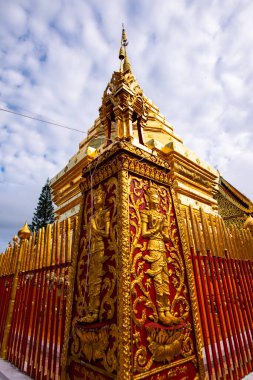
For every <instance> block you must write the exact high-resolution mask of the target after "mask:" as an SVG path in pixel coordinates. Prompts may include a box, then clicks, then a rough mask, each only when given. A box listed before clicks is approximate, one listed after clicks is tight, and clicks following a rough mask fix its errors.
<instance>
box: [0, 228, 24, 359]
mask: <svg viewBox="0 0 253 380" xmlns="http://www.w3.org/2000/svg"><path fill="white" fill-rule="evenodd" d="M18 236H19V238H20V247H19V252H17V261H16V263H17V265H16V268H15V271H14V278H13V283H12V288H11V295H10V300H9V307H8V312H7V318H6V322H5V328H4V336H3V344H2V349H1V358H2V359H6V357H7V349H8V340H9V335H10V329H11V322H12V315H13V310H14V304H15V298H16V293H17V287H18V275H19V269H20V264H21V261H22V257H23V255H24V250H25V243H26V240H27V239H29V237H30V230H29V228H28V225H27V223H25V225H24V226H23V227H22V228H21V229H20V230H19V231H18Z"/></svg>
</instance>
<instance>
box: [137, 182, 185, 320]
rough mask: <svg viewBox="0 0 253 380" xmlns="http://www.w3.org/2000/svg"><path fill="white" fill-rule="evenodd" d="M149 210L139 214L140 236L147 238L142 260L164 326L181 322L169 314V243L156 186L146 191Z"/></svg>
mask: <svg viewBox="0 0 253 380" xmlns="http://www.w3.org/2000/svg"><path fill="white" fill-rule="evenodd" d="M147 195H148V203H149V209H147V210H144V211H142V212H141V221H142V226H141V227H142V236H143V237H144V238H149V241H148V251H149V255H146V256H144V260H146V261H148V262H149V263H151V269H148V270H147V272H146V273H147V274H149V275H150V276H151V277H153V281H154V287H155V293H156V301H157V311H158V318H159V321H160V322H161V323H163V324H165V325H171V324H178V323H180V322H182V320H181V319H180V318H177V317H175V316H174V315H172V314H171V312H170V302H169V295H170V289H169V271H168V267H167V258H166V248H165V243H166V242H168V241H169V223H168V220H167V218H166V216H165V215H163V214H162V213H161V212H160V211H159V202H160V201H159V193H158V188H157V186H156V185H154V184H151V185H150V188H149V189H148V190H147Z"/></svg>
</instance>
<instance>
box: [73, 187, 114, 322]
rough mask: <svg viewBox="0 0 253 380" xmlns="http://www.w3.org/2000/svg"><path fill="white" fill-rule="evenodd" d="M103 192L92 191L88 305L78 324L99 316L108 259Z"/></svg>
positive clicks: (105, 210) (100, 190) (107, 227)
mask: <svg viewBox="0 0 253 380" xmlns="http://www.w3.org/2000/svg"><path fill="white" fill-rule="evenodd" d="M104 204H105V192H104V191H103V189H102V186H101V185H100V186H99V187H98V189H97V190H95V191H94V213H93V214H92V215H91V217H90V227H89V229H90V246H89V251H90V252H89V255H90V259H89V268H88V269H89V281H88V292H89V303H88V310H87V314H86V315H85V316H84V317H83V318H81V319H80V320H79V321H80V322H86V323H92V322H96V321H97V319H98V316H99V308H100V293H101V283H102V277H103V274H104V272H103V264H104V262H105V261H106V260H107V259H108V257H107V256H105V244H104V239H105V238H108V237H109V229H110V211H109V210H108V209H106V208H105V205H104Z"/></svg>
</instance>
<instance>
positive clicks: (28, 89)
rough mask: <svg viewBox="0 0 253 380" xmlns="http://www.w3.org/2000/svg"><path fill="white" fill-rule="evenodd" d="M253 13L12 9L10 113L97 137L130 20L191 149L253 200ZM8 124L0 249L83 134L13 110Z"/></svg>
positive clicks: (2, 58) (222, 5)
mask: <svg viewBox="0 0 253 380" xmlns="http://www.w3.org/2000/svg"><path fill="white" fill-rule="evenodd" d="M252 12H253V4H252V2H251V1H249V0H241V1H238V0H224V1H222V2H220V1H211V0H204V1H203V0H195V1H191V0H178V1H167V0H157V1H151V0H146V1H142V0H137V1H136V0H119V1H114V0H108V1H106V2H101V1H100V0H89V1H88V0H76V1H75V2H64V1H61V0H55V1H51V2H49V0H44V1H39V0H37V1H33V2H30V1H28V0H16V1H15V2H5V3H4V5H3V4H1V12H0V37H1V42H2V43H1V47H0V62H1V63H0V81H1V86H0V105H1V107H2V106H4V107H14V109H16V108H15V107H17V110H18V111H19V110H20V111H22V112H24V113H28V114H31V115H34V116H36V115H39V116H40V117H41V116H42V117H43V118H47V119H51V120H53V121H56V122H58V123H60V124H63V125H68V126H70V127H74V128H78V129H82V130H84V131H87V129H88V128H90V127H91V126H92V124H93V121H94V120H95V118H96V117H97V115H98V107H99V105H100V102H101V97H102V94H103V91H104V88H105V87H106V84H107V82H108V81H109V79H110V77H111V74H112V72H113V71H114V70H115V69H118V67H119V61H118V58H117V57H118V50H119V43H120V33H121V30H120V29H121V22H125V24H126V28H127V32H128V36H129V42H130V43H129V48H128V51H129V56H130V60H131V62H132V67H133V71H134V73H135V75H136V77H137V79H138V81H139V83H140V85H141V86H142V88H143V89H144V92H145V93H146V95H147V96H148V97H150V98H151V99H152V100H153V101H154V103H155V104H157V106H159V107H160V110H161V112H162V113H163V114H164V115H165V116H166V118H167V120H168V122H169V123H171V124H173V125H174V129H175V132H176V133H177V134H178V135H180V136H181V137H183V139H184V141H185V143H186V145H187V146H189V147H190V148H192V149H193V150H194V151H196V153H197V154H199V155H200V156H201V157H202V158H203V159H205V160H207V161H209V162H210V163H211V164H212V165H214V166H217V167H218V168H219V170H220V171H221V173H222V175H224V176H225V177H226V178H227V179H228V180H229V181H231V182H232V184H233V185H234V186H235V187H238V189H239V190H241V191H242V192H243V193H245V194H246V195H247V196H249V197H252V198H253V190H252V188H253V186H252V179H251V177H250V175H249V173H250V172H251V167H252V158H253V157H252V153H250V152H251V151H252V149H251V146H252V143H253V137H252V132H251V125H252V122H253V107H252V102H253V100H252V96H251V94H252V92H253V75H252V67H253V51H252V44H253V35H252V34H251V33H250V30H251V24H252V17H251V16H252ZM0 123H1V124H0V144H1V145H0V167H3V168H4V169H3V170H2V169H1V171H0V187H1V205H0V239H1V244H0V251H1V248H2V249H3V248H4V247H5V245H6V241H7V240H10V239H11V237H12V235H13V234H14V233H15V232H16V231H17V230H18V228H20V226H21V225H22V223H23V222H24V221H25V219H27V218H28V219H30V220H31V217H32V212H33V210H34V208H35V207H36V203H37V199H38V196H39V193H40V191H41V188H42V186H43V185H44V183H45V181H46V178H47V177H52V176H53V175H55V174H56V173H57V171H59V170H60V169H61V168H63V167H64V166H65V164H66V163H67V161H68V159H69V157H70V156H71V155H73V154H74V153H75V151H76V150H77V147H78V143H79V142H80V141H81V140H82V139H83V138H84V136H82V135H81V134H78V133H74V132H70V131H68V130H65V129H58V128H55V127H53V126H50V125H46V124H42V123H39V122H35V121H32V120H27V119H22V118H20V117H18V116H14V115H10V114H6V113H4V112H0ZM17 194H18V197H17Z"/></svg>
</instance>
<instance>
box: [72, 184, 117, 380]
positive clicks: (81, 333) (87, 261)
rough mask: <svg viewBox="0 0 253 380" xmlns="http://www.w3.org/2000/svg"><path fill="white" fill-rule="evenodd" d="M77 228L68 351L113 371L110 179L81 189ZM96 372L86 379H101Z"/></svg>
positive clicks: (113, 187)
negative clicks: (78, 239)
mask: <svg viewBox="0 0 253 380" xmlns="http://www.w3.org/2000/svg"><path fill="white" fill-rule="evenodd" d="M80 226H81V230H80V243H79V248H78V250H79V251H78V257H77V269H76V279H75V288H74V300H73V311H72V324H71V342H70V352H69V355H70V357H71V358H73V359H74V361H75V362H77V361H79V362H80V361H83V362H85V363H88V364H89V366H90V367H93V366H94V368H95V367H96V368H98V369H99V368H100V369H101V371H103V372H104V373H108V374H113V373H115V371H116V367H117V303H116V301H117V271H116V261H117V228H116V226H117V179H116V178H115V177H112V178H110V179H109V180H107V181H106V182H104V183H102V184H100V185H99V186H97V187H95V188H94V189H92V190H91V191H89V192H87V193H86V195H85V198H84V207H83V215H82V222H81V225H80ZM72 366H73V362H72ZM70 368H71V366H70ZM85 370H86V371H88V369H85ZM82 371H84V369H82ZM89 371H91V370H89ZM70 373H71V370H70ZM87 376H88V375H87ZM96 376H97V377H96ZM96 376H95V375H94V377H89V376H88V377H87V379H93V378H94V379H100V378H101V379H102V378H103V379H104V378H107V377H104V376H102V375H96ZM99 376H100V377H99ZM70 378H71V379H72V378H73V379H74V378H76V377H73V374H72V375H70Z"/></svg>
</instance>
